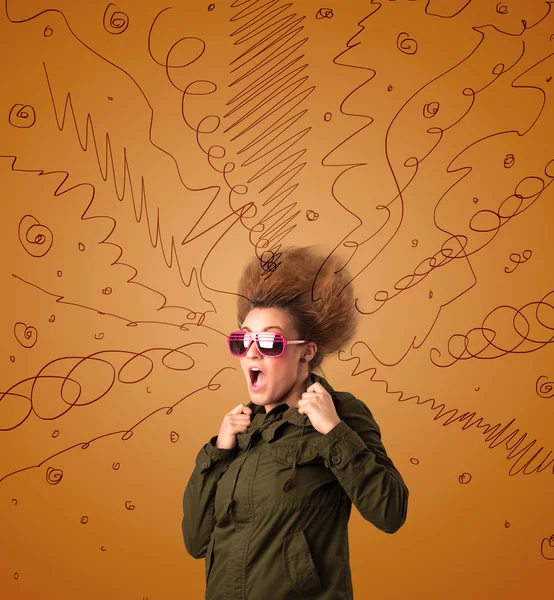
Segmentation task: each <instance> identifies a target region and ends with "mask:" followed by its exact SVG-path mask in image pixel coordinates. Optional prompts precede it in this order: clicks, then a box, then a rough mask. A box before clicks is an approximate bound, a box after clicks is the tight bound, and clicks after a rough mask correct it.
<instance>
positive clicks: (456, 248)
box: [312, 3, 554, 337]
mask: <svg viewBox="0 0 554 600" xmlns="http://www.w3.org/2000/svg"><path fill="white" fill-rule="evenodd" d="M380 8H381V5H380V4H379V5H377V3H376V5H374V6H372V12H371V13H370V14H368V15H367V16H366V17H365V18H364V19H362V21H360V23H359V24H358V25H359V26H360V29H359V31H358V32H357V33H356V35H354V36H353V37H352V38H351V39H350V40H349V41H348V44H347V50H346V51H345V52H343V53H341V55H339V57H340V56H342V54H345V53H346V52H348V51H350V50H351V49H353V48H355V47H356V46H358V45H359V44H360V43H361V42H355V41H354V40H355V38H356V37H357V36H359V35H360V34H361V33H362V32H363V31H364V29H365V27H364V26H363V25H361V24H362V23H365V22H366V21H367V19H368V18H369V17H370V16H372V15H373V14H375V13H376V12H377V11H378V10H379V9H380ZM479 33H480V35H481V40H480V41H479V43H478V44H477V45H476V46H475V47H474V48H473V49H472V51H471V52H470V53H469V55H468V56H466V57H465V58H463V59H462V60H461V61H460V62H459V63H458V64H455V65H453V66H452V67H451V68H449V69H447V70H446V71H445V72H444V73H442V74H439V75H438V76H437V77H435V78H433V79H432V80H431V81H429V82H427V83H425V84H424V85H423V86H422V87H421V88H420V89H419V90H417V91H416V92H415V93H414V94H413V95H412V96H411V97H410V98H408V99H407V100H406V102H404V104H403V106H402V107H401V108H400V110H399V111H398V112H397V113H396V115H395V116H394V118H393V119H392V121H391V123H390V125H389V127H388V129H387V132H386V136H385V155H386V160H387V162H388V164H389V168H390V172H391V175H392V177H393V180H394V182H395V185H396V187H397V190H398V194H397V196H396V197H395V198H393V199H392V200H391V201H390V202H389V203H388V204H386V205H385V204H382V205H379V206H377V207H376V209H377V210H386V211H387V215H388V216H386V217H385V218H384V219H380V220H379V221H378V223H377V225H376V226H375V231H374V232H373V233H372V234H370V235H369V236H368V237H367V238H366V239H364V241H362V242H358V241H355V240H354V239H352V236H353V234H354V233H355V232H356V230H357V229H359V228H361V227H363V226H364V223H363V222H362V220H361V219H360V218H359V217H358V216H357V215H355V214H354V213H352V212H350V211H348V212H350V214H352V215H353V216H354V217H355V218H356V219H357V220H358V224H357V225H356V226H355V227H354V228H353V229H352V230H351V231H350V232H349V233H348V234H347V235H346V236H345V237H344V238H343V240H342V241H341V242H340V243H339V244H338V245H337V246H336V248H335V249H334V250H333V251H332V253H333V252H335V251H336V250H337V249H338V248H339V246H340V245H342V246H343V249H345V250H348V251H349V252H350V253H351V256H350V258H349V259H348V260H347V261H345V266H347V265H349V263H351V261H352V260H353V259H354V256H355V255H356V253H357V252H358V251H359V250H361V248H362V246H363V244H365V243H366V242H368V241H370V240H372V239H373V238H375V236H377V234H379V233H380V232H381V231H382V230H383V229H384V227H385V226H386V225H387V224H388V223H389V221H390V217H391V212H390V209H389V206H390V205H392V204H393V203H394V202H397V201H400V203H401V206H400V208H399V211H400V217H399V218H398V222H397V223H395V227H394V231H392V232H391V234H390V235H387V239H386V240H384V241H383V243H381V244H380V247H379V248H378V249H377V250H376V251H375V254H374V255H373V256H372V257H371V258H370V259H369V260H366V259H365V258H362V259H361V260H363V261H364V263H365V264H364V266H363V267H362V268H356V269H353V268H352V267H350V269H351V272H352V273H353V277H352V279H351V281H350V282H348V283H347V284H346V285H349V284H350V283H351V282H352V281H354V279H356V278H357V277H358V276H359V275H361V273H363V271H364V270H365V269H367V268H368V267H369V266H370V265H371V264H372V263H373V262H374V261H375V260H376V258H377V257H378V256H379V255H380V254H381V253H382V252H383V250H384V249H385V248H386V247H387V246H388V245H389V244H390V243H391V241H392V239H393V238H394V237H395V235H396V233H397V232H398V231H399V229H400V227H401V224H402V222H403V214H404V209H403V194H404V192H405V191H406V189H407V188H408V186H409V185H410V184H411V182H412V181H413V180H414V178H415V176H416V174H417V170H418V167H419V165H420V164H421V163H422V162H423V160H425V158H427V157H428V156H429V155H430V154H431V153H432V151H433V150H434V149H435V148H436V147H437V146H438V144H439V143H440V141H441V139H442V136H443V134H444V133H445V132H446V131H447V130H448V129H451V128H452V127H454V126H455V125H457V124H458V123H459V122H460V121H461V120H462V119H463V118H464V117H465V116H466V115H467V114H468V113H469V112H470V111H471V109H472V107H473V105H474V102H475V98H476V96H477V94H479V93H480V92H482V91H483V90H485V89H486V88H487V87H489V86H490V85H492V84H493V83H494V81H496V79H498V78H499V77H500V76H502V75H505V74H506V73H508V71H510V70H511V69H513V68H514V67H515V66H516V65H517V64H518V63H519V62H520V60H521V59H522V57H523V56H524V53H525V45H524V44H523V43H522V51H521V54H520V56H519V57H518V58H517V59H516V60H515V62H514V63H513V64H512V65H510V66H509V67H506V66H505V65H503V64H499V65H496V66H495V67H494V69H492V77H491V80H490V81H489V82H488V83H486V84H485V85H484V86H483V87H482V88H481V89H479V90H472V89H469V88H467V89H465V90H464V91H463V96H466V97H467V98H468V107H467V109H466V110H465V111H464V112H463V114H462V115H461V116H460V117H459V118H456V120H455V122H453V123H450V124H448V126H447V127H444V126H443V127H432V128H429V129H428V130H427V132H428V133H431V134H435V135H436V137H437V141H436V143H434V145H433V146H432V148H431V149H430V150H429V151H427V153H426V154H425V155H424V156H423V157H420V158H418V157H415V156H414V157H408V159H406V161H405V162H404V164H403V167H409V168H413V174H412V176H411V177H409V179H408V180H407V182H405V183H401V182H399V180H398V177H397V174H396V169H395V167H394V166H393V164H392V163H391V161H390V158H389V135H390V131H391V129H392V128H393V126H394V125H395V122H396V120H397V118H398V116H399V115H400V114H401V113H402V111H403V110H404V109H405V107H406V106H408V105H409V104H411V103H413V101H414V99H415V98H416V96H417V95H418V94H420V93H421V92H422V91H423V90H425V89H426V88H428V87H429V86H430V85H431V84H432V83H434V82H435V81H437V80H439V79H440V78H442V77H444V76H445V75H447V74H448V73H450V72H453V71H454V70H455V69H457V68H458V67H460V66H461V65H462V64H463V63H465V62H467V61H469V60H470V59H471V58H472V57H473V56H474V55H475V53H476V52H477V50H478V49H479V47H480V46H481V44H482V43H483V41H484V38H485V36H484V33H483V32H482V31H480V32H479ZM339 57H337V58H336V59H335V61H334V62H335V64H339V65H341V66H347V67H350V68H357V69H365V70H366V71H368V72H371V73H372V75H371V77H370V78H369V79H368V80H366V81H364V82H363V83H362V84H361V85H360V86H358V87H357V88H355V89H354V90H353V91H352V92H351V93H350V95H349V96H348V97H347V99H348V98H349V97H351V96H352V95H353V94H355V93H357V92H358V91H359V90H360V89H361V87H363V86H364V85H366V84H367V83H368V82H369V81H370V80H371V79H372V78H373V77H374V75H375V71H374V70H372V69H370V68H369V67H364V66H360V65H358V64H351V63H347V62H339V61H338V58H339ZM546 58H548V57H546ZM546 58H544V59H541V60H539V61H538V62H536V63H535V64H533V65H531V66H530V67H529V68H528V69H526V71H525V72H524V73H522V74H520V75H519V76H518V77H516V79H514V80H513V81H512V84H511V85H512V87H514V88H518V87H521V86H520V85H518V80H519V79H520V78H521V77H523V76H524V75H525V73H527V72H528V71H529V70H530V69H532V68H534V67H536V66H537V65H538V64H540V63H541V62H543V61H544V60H546ZM391 87H392V86H389V89H391ZM527 87H532V88H533V89H536V90H538V91H540V92H541V93H542V94H543V96H544V92H543V90H541V89H540V88H537V87H536V86H527ZM343 104H344V103H343ZM438 108H439V105H438V103H436V104H434V105H433V108H431V106H428V107H424V117H427V118H432V117H433V116H434V115H433V112H434V113H435V114H436V112H438ZM543 110H544V102H543V103H542V106H541V107H539V109H538V111H537V116H536V118H535V119H534V121H533V122H532V123H531V125H530V126H529V128H528V129H527V131H524V132H519V131H516V132H512V133H517V134H518V135H519V136H522V135H525V134H526V133H527V132H528V131H530V130H531V129H532V127H533V126H534V125H535V124H536V123H537V122H538V120H539V118H540V116H541V115H542V113H543ZM341 113H342V114H345V115H347V116H355V117H364V118H366V119H368V120H369V123H366V124H364V125H363V126H362V127H361V128H360V129H359V130H358V131H355V132H354V134H352V135H351V136H349V137H348V138H347V139H346V140H344V141H343V142H341V144H339V145H337V146H336V147H335V148H333V149H332V150H331V152H330V153H329V154H328V155H327V156H326V157H325V159H324V161H323V164H324V166H334V167H336V166H343V167H345V169H344V170H343V171H342V172H341V173H340V174H339V176H338V177H337V178H336V179H335V182H334V184H333V191H334V188H335V187H336V185H337V182H338V179H339V178H340V177H342V176H343V175H345V174H346V173H347V172H348V171H349V170H351V169H355V168H358V167H360V166H364V165H365V164H366V163H353V164H344V165H337V164H333V163H330V162H329V161H327V159H328V157H329V156H330V155H331V154H332V153H333V152H335V151H336V150H337V149H338V148H340V147H341V145H343V144H344V143H346V142H348V141H349V140H350V139H351V138H352V137H353V136H355V135H358V134H359V133H360V132H361V131H362V130H363V129H365V127H367V126H369V124H371V122H372V119H371V117H369V116H368V115H365V114H362V115H360V114H354V113H351V112H350V113H349V112H347V111H345V110H343V106H342V105H341ZM506 133H510V132H508V131H503V132H499V133H496V134H493V135H491V136H486V137H485V138H483V139H481V140H478V141H476V142H474V144H471V145H470V146H468V147H467V148H465V149H464V150H462V151H461V152H460V153H459V154H458V156H457V157H455V158H454V160H453V161H451V162H450V164H449V165H448V168H447V172H448V173H455V172H456V170H454V169H452V168H451V167H452V164H453V163H454V162H455V160H457V158H458V157H459V156H460V155H461V154H462V153H463V152H465V151H466V150H468V149H469V148H471V146H473V145H475V144H477V143H480V142H483V141H485V140H486V139H488V138H492V137H494V136H495V135H502V134H506ZM512 164H513V162H512V159H511V158H510V156H508V157H507V160H506V162H505V166H506V168H510V166H511V165H512ZM458 171H465V174H464V175H463V176H462V177H461V178H460V179H459V181H458V182H456V183H455V184H453V185H452V186H451V187H450V188H449V189H448V190H447V191H446V192H445V193H444V194H443V196H442V197H441V198H440V199H439V202H438V204H440V202H441V201H442V200H443V198H444V197H445V196H446V194H447V193H448V192H450V191H451V189H452V188H453V187H454V186H455V185H457V184H458V183H460V181H461V180H462V179H463V177H464V176H467V175H468V174H469V173H470V172H471V168H470V167H464V169H458ZM553 173H554V161H550V162H549V163H548V164H547V165H546V167H545V169H544V174H545V175H546V177H547V179H548V182H545V181H544V180H543V178H542V177H535V176H531V177H525V178H523V179H522V180H521V181H520V182H519V183H518V184H517V185H516V186H515V189H514V193H513V194H512V195H510V196H509V197H507V198H506V199H505V201H504V202H502V204H501V206H500V207H499V209H498V211H490V210H482V211H478V212H477V213H476V214H475V215H473V216H472V218H471V220H470V221H469V223H468V229H469V230H471V231H473V232H476V233H478V234H485V236H483V235H482V236H481V239H483V238H484V237H486V238H487V239H486V240H485V241H484V242H483V243H480V244H479V243H475V242H474V241H473V239H471V242H472V244H473V246H474V247H473V248H472V247H468V246H469V245H470V238H469V237H468V236H467V235H462V234H460V233H456V232H449V231H446V230H445V229H444V228H442V227H441V226H440V225H439V223H438V222H437V219H436V210H437V208H438V204H437V208H435V215H434V223H435V226H436V227H437V229H438V230H439V231H443V232H444V233H445V234H446V235H448V236H449V237H448V239H447V240H446V241H445V242H443V244H442V247H441V248H440V250H438V251H437V252H436V253H435V254H434V255H431V256H429V257H426V258H425V259H424V260H422V261H421V262H420V263H419V264H418V265H417V266H416V267H415V269H414V270H413V271H412V272H411V273H408V274H406V275H404V276H402V277H401V278H400V279H399V280H398V281H397V282H396V283H395V284H394V286H393V287H394V290H390V291H388V290H379V291H378V292H376V294H375V296H374V298H373V300H375V303H376V304H377V306H376V308H375V309H373V310H366V309H364V308H363V307H362V306H360V304H359V302H358V301H357V303H356V308H357V310H358V311H359V312H360V313H361V314H363V315H371V314H374V313H375V312H377V311H378V310H380V309H382V308H383V306H384V305H385V304H386V303H387V302H389V301H391V300H392V299H393V298H395V297H397V296H398V295H400V294H401V293H403V292H405V291H407V290H408V289H411V288H412V287H413V286H415V285H417V284H419V283H421V282H422V281H423V280H424V279H425V278H426V277H427V275H428V274H429V273H431V272H432V271H433V270H434V269H436V268H439V267H441V266H446V265H448V264H449V263H450V262H451V261H453V260H455V259H458V260H463V261H464V262H465V263H466V265H467V268H468V275H471V276H472V278H473V282H472V283H471V284H470V285H469V286H468V287H467V289H465V290H463V291H462V292H461V293H460V294H458V295H457V296H456V297H455V298H452V299H450V300H449V302H448V303H447V304H450V303H451V302H453V301H455V300H456V299H458V298H459V297H460V296H462V295H463V294H465V293H467V292H468V291H469V289H471V288H472V287H473V286H474V285H476V283H477V278H476V275H475V272H474V269H473V267H472V265H471V262H470V261H469V258H470V257H471V256H472V255H473V254H475V253H476V252H478V251H479V250H481V249H482V248H484V247H485V246H486V245H487V244H488V243H491V242H492V239H494V237H495V236H496V235H497V234H498V232H499V231H500V229H501V228H502V227H503V226H504V225H506V224H508V223H509V222H510V220H511V219H512V218H513V217H515V216H518V215H520V214H522V213H523V212H524V211H525V210H527V209H528V208H530V206H531V205H532V204H534V202H535V201H536V200H538V198H539V197H540V196H541V195H542V193H543V192H544V191H545V190H546V189H547V188H548V187H549V186H550V185H551V183H552V181H553ZM345 187H346V184H345ZM333 198H334V199H335V200H336V201H337V203H338V204H339V205H340V206H341V207H342V208H344V209H345V210H347V209H346V208H345V207H344V205H343V204H341V203H340V201H339V200H338V199H337V197H336V195H335V194H334V193H333ZM381 222H382V224H381ZM379 225H380V226H379ZM474 237H475V236H474ZM479 241H480V240H479ZM332 253H331V254H332ZM315 287H316V283H314V288H315ZM312 294H313V296H314V298H315V297H316V294H315V293H314V292H312ZM441 309H442V306H441V307H440V308H439V309H438V314H437V319H435V320H434V322H433V324H432V327H434V325H435V323H436V322H437V320H438V316H439V315H440V311H441ZM429 333H430V330H429V332H428V333H427V335H428V334H429ZM426 337H427V336H426Z"/></svg>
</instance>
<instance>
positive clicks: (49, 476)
mask: <svg viewBox="0 0 554 600" xmlns="http://www.w3.org/2000/svg"><path fill="white" fill-rule="evenodd" d="M195 344H198V345H204V346H206V344H205V343H203V342H192V343H191V344H187V345H186V346H191V345H195ZM184 347H185V346H182V347H179V348H175V349H168V348H151V349H149V350H145V351H143V352H141V353H140V354H136V353H135V354H133V353H132V352H122V351H119V350H115V351H112V352H116V353H119V354H133V356H132V357H131V358H130V359H129V360H127V361H126V363H124V364H123V366H122V367H121V369H120V370H119V372H118V377H120V376H121V373H122V371H123V369H125V368H127V367H129V365H130V364H132V361H134V360H135V359H144V360H145V361H147V362H148V363H152V361H151V359H150V358H148V357H147V356H146V355H145V354H146V352H151V351H154V350H163V351H166V350H169V352H167V353H166V354H165V355H164V356H163V357H162V362H164V361H165V362H164V364H165V366H166V367H167V368H170V369H173V370H175V369H176V367H175V366H172V365H170V364H169V363H168V362H167V359H168V358H169V357H170V356H171V355H172V354H173V353H180V354H183V355H184V356H186V357H187V358H188V359H190V361H191V364H190V365H187V367H186V370H188V369H190V368H192V366H194V360H193V359H192V357H190V356H189V355H187V354H184V353H182V352H181V350H182V348H184ZM99 354H100V353H96V354H92V355H90V356H88V357H82V358H81V359H80V361H81V363H82V362H83V361H85V360H94V361H101V362H103V363H105V364H108V365H109V366H110V367H111V368H112V369H113V366H111V365H110V364H109V363H108V362H107V361H104V360H103V359H99V358H97V356H98V355H99ZM74 359H78V357H74ZM60 360H61V359H60ZM65 360H68V359H65ZM54 362H57V361H52V363H49V364H53V363H54ZM81 363H78V364H77V365H76V366H75V367H74V368H73V369H72V370H71V371H70V372H69V373H68V374H67V376H66V377H65V378H62V377H57V376H52V375H42V377H48V378H51V377H55V378H56V379H60V380H62V381H63V382H64V383H63V384H62V387H61V391H63V385H65V384H66V383H67V382H71V383H72V384H75V385H76V386H78V388H79V395H80V390H81V386H80V384H79V383H78V382H77V381H76V380H75V379H74V378H73V377H72V371H74V369H75V368H77V367H78V366H79V364H81ZM47 367H48V365H46V366H45V367H44V368H43V369H42V370H41V373H42V372H43V371H44V370H45V369H46V368H47ZM132 369H133V367H131V369H130V370H132ZM152 369H153V365H150V366H149V368H148V369H146V373H145V374H144V375H143V376H142V377H140V378H136V377H135V378H133V377H130V375H126V376H125V377H123V378H121V377H120V381H121V382H122V383H135V382H136V381H140V380H142V379H144V378H146V377H147V376H148V375H149V374H150V372H151V371H152ZM228 369H231V370H232V371H235V370H236V369H235V368H234V367H223V368H222V369H219V371H217V372H216V373H215V374H214V375H213V377H212V378H211V379H210V381H209V382H208V384H207V385H205V386H202V387H200V388H197V389H195V390H193V391H192V392H190V393H188V394H186V395H185V396H183V397H182V398H180V399H179V400H177V401H176V402H175V403H173V404H172V405H170V406H162V407H159V408H157V409H156V410H153V411H152V412H151V413H149V414H147V415H145V416H144V417H142V418H141V419H140V420H139V421H137V422H136V423H135V424H134V425H132V426H131V427H130V428H129V429H126V430H118V431H111V432H109V433H104V434H102V435H99V436H96V437H95V438H93V439H90V440H88V441H87V442H79V443H77V444H73V445H72V446H69V447H67V448H64V449H63V450H60V451H59V452H56V453H55V454H52V455H51V456H48V457H47V458H45V459H44V460H42V461H41V462H40V463H38V464H36V465H32V466H28V467H24V468H22V469H17V470H16V471H13V472H11V473H8V474H6V475H4V476H3V477H2V478H0V483H1V482H2V481H4V480H6V479H8V478H9V477H12V476H13V475H16V474H18V473H23V472H24V471H28V470H29V469H36V468H39V467H42V465H44V464H45V463H47V462H49V461H52V460H53V459H54V458H56V457H57V456H60V455H62V454H64V453H66V452H69V451H70V450H73V449H74V448H80V449H82V450H86V449H87V448H89V447H90V445H91V444H92V443H94V442H96V441H98V440H100V439H103V438H108V437H111V436H115V435H120V434H122V435H121V440H122V441H127V440H129V439H131V437H132V436H133V433H134V430H135V429H137V428H138V426H139V425H141V424H142V423H144V422H145V421H146V420H148V419H149V418H150V417H152V416H153V415H155V414H156V413H158V412H160V411H163V410H165V414H166V415H170V414H171V413H172V412H173V410H174V409H175V408H176V407H177V406H178V405H179V404H181V402H184V401H185V400H187V399H188V398H190V397H191V396H193V395H194V394H197V393H199V392H201V391H203V390H208V391H217V390H218V389H219V388H220V387H221V384H220V383H214V380H215V379H216V378H217V377H218V376H219V374H220V373H222V372H223V371H226V370H228ZM178 370H182V369H178ZM41 373H39V375H37V377H34V378H29V379H26V380H23V381H21V382H19V383H18V384H16V386H19V385H23V384H24V383H26V382H29V383H32V386H34V385H35V384H36V382H37V381H38V380H39V379H40V378H41ZM113 379H115V375H114V377H113ZM135 380H136V381H135ZM112 385H113V383H112V384H111V385H110V386H109V388H111V387H112ZM16 386H12V388H10V390H13V389H14V388H15V387H16ZM10 390H8V391H7V392H4V393H2V395H1V396H0V403H1V402H2V400H3V399H4V397H5V396H6V395H7V394H11V395H12V396H15V397H18V398H20V399H26V400H28V401H29V403H30V404H32V398H31V397H28V396H25V395H23V394H15V393H13V392H11V391H10ZM106 393H107V390H106V391H105V392H104V393H103V394H101V395H100V396H99V397H98V398H96V399H94V400H92V401H89V402H87V403H86V404H85V405H88V404H91V403H92V402H96V401H97V400H99V399H100V398H101V397H102V396H104V395H105V394H106ZM79 395H77V397H76V400H77V399H78V398H79ZM62 400H63V401H64V402H66V401H65V399H63V398H62ZM76 400H75V401H76ZM74 406H77V405H76V404H74V403H73V404H70V405H69V407H68V408H67V410H64V411H63V412H62V413H61V414H59V415H57V416H56V417H40V416H39V415H37V416H38V417H39V418H41V419H45V420H52V419H57V418H59V417H61V416H62V415H63V414H65V413H66V412H67V411H68V410H70V409H71V408H72V407H74ZM79 406H83V405H79ZM31 410H33V409H32V407H31ZM29 414H30V411H29ZM29 414H27V416H26V417H25V418H24V420H26V419H27V417H28V416H29ZM35 414H37V413H36V412H35ZM24 420H23V421H24ZM23 421H21V422H20V423H19V424H17V425H16V426H15V427H18V426H19V425H21V423H22V422H23ZM10 429H14V427H10V428H8V429H5V428H0V431H6V430H10ZM117 465H118V466H117V468H119V464H118V463H117ZM114 470H117V469H116V468H115V466H114ZM62 479H63V471H62V470H61V469H58V468H56V467H53V466H51V465H50V466H49V467H48V469H47V472H46V480H47V482H48V483H49V484H51V485H57V484H58V483H60V481H62ZM16 503H17V501H16Z"/></svg>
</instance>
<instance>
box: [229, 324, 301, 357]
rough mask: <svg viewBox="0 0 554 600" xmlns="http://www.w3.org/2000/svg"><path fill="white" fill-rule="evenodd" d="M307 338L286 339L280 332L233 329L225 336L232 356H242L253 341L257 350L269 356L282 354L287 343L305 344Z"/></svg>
mask: <svg viewBox="0 0 554 600" xmlns="http://www.w3.org/2000/svg"><path fill="white" fill-rule="evenodd" d="M307 341H308V340H286V339H285V338H284V337H283V336H282V335H281V334H280V333H273V332H270V331H262V332H260V333H254V332H250V331H233V332H232V333H230V334H229V335H228V337H227V343H228V344H229V350H230V351H231V354H232V355H233V356H244V355H245V354H246V353H247V352H248V350H249V349H250V346H251V345H252V344H253V343H254V342H255V343H256V348H257V349H258V352H259V353H260V354H262V355H263V356H267V357H269V358H278V357H279V356H282V354H283V352H284V351H285V348H286V347H287V344H305V343H306V342H307Z"/></svg>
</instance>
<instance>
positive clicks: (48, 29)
mask: <svg viewBox="0 0 554 600" xmlns="http://www.w3.org/2000/svg"><path fill="white" fill-rule="evenodd" d="M53 33H54V30H53V29H52V27H50V25H47V26H46V27H45V28H44V37H50V36H51V35H52V34H53Z"/></svg>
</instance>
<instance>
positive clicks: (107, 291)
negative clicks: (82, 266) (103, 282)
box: [102, 286, 112, 296]
mask: <svg viewBox="0 0 554 600" xmlns="http://www.w3.org/2000/svg"><path fill="white" fill-rule="evenodd" d="M111 293H112V288H111V287H109V286H108V287H105V288H104V289H103V290H102V294H104V296H109V295H110V294H111Z"/></svg>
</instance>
